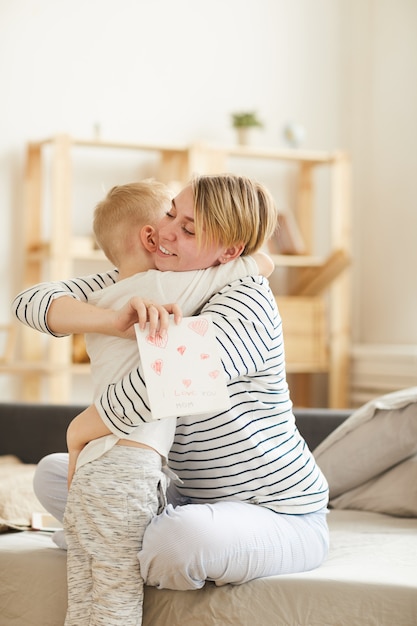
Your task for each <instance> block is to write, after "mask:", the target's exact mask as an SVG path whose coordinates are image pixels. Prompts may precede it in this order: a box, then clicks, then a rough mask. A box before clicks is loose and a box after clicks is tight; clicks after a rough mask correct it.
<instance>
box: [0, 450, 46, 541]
mask: <svg viewBox="0 0 417 626" xmlns="http://www.w3.org/2000/svg"><path fill="white" fill-rule="evenodd" d="M35 468H36V465H29V464H25V463H22V462H21V461H20V460H19V459H18V458H17V457H15V456H12V455H6V456H1V457H0V532H5V531H7V530H9V529H10V528H14V529H17V530H23V529H25V528H29V527H30V526H31V520H32V513H36V512H39V513H43V512H45V509H44V508H43V507H42V505H41V504H40V502H39V500H38V499H37V497H36V496H35V494H34V492H33V486H32V482H33V476H34V473H35Z"/></svg>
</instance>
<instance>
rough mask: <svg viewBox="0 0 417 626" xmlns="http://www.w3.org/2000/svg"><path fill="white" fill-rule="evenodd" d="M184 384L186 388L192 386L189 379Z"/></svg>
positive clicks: (185, 379)
mask: <svg viewBox="0 0 417 626" xmlns="http://www.w3.org/2000/svg"><path fill="white" fill-rule="evenodd" d="M182 384H183V385H184V387H189V386H190V385H191V380H190V379H189V378H184V379H183V381H182Z"/></svg>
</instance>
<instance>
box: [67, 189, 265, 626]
mask: <svg viewBox="0 0 417 626" xmlns="http://www.w3.org/2000/svg"><path fill="white" fill-rule="evenodd" d="M170 203H171V200H170V196H169V193H168V190H167V189H166V188H165V186H164V185H162V184H161V183H157V182H156V181H142V182H139V183H132V184H128V185H121V186H117V187H114V188H113V189H111V190H110V191H109V193H108V194H107V196H106V198H105V199H104V200H103V201H102V202H100V203H99V204H98V205H97V207H96V209H95V213H94V225H93V229H94V234H95V237H96V239H97V242H98V244H99V246H100V247H101V248H102V250H103V251H104V253H105V254H106V256H107V257H108V258H109V260H110V261H111V262H112V263H113V264H114V265H115V266H116V267H117V268H118V274H115V280H116V282H115V283H114V285H112V286H110V287H107V288H105V289H102V290H99V291H96V292H93V293H92V294H91V296H90V297H89V298H88V301H89V302H90V303H91V304H94V305H96V306H98V307H102V308H111V309H113V310H114V309H118V308H120V307H122V306H123V305H124V304H125V303H126V302H127V301H128V300H129V299H130V298H131V297H132V296H134V295H140V296H142V297H147V298H151V299H152V300H153V301H155V302H156V303H159V304H163V303H167V302H176V303H178V305H179V306H180V307H181V310H182V312H183V314H184V315H187V316H188V315H192V314H195V313H196V312H198V311H199V309H200V308H201V307H202V305H203V303H204V302H206V301H207V300H208V298H209V297H210V296H211V295H212V294H214V293H215V292H216V291H218V290H219V289H220V288H221V287H223V286H224V285H225V284H226V283H228V282H230V281H233V280H236V279H238V278H243V277H244V276H248V275H251V274H258V273H262V274H264V275H269V274H270V273H271V272H272V269H273V264H272V261H271V260H270V259H269V257H267V256H266V255H263V254H261V253H258V254H256V255H254V256H253V257H247V256H245V257H238V258H237V259H235V260H231V261H229V262H227V261H228V259H227V258H226V257H225V258H224V260H223V261H222V262H221V263H220V265H218V266H216V267H211V268H208V269H206V270H196V271H189V272H175V275H174V273H173V272H159V271H157V270H155V269H152V268H153V267H154V265H153V262H152V253H153V252H155V250H156V242H155V229H156V228H157V224H158V222H159V220H160V218H161V217H162V215H163V213H166V212H167V211H169V209H170ZM86 346H87V351H88V354H89V356H90V361H91V373H92V378H93V384H94V397H95V398H97V397H99V396H100V394H101V393H102V392H103V390H104V389H105V388H106V386H107V385H108V384H109V382H112V381H117V380H119V378H120V377H121V376H123V375H124V374H126V373H127V372H129V371H130V370H131V369H132V368H133V367H137V364H138V361H139V352H138V348H137V344H136V341H134V340H132V339H130V338H129V339H127V338H126V339H124V338H121V337H113V336H107V335H101V334H95V333H90V334H87V335H86ZM174 431H175V419H171V418H169V419H163V420H159V421H158V420H155V421H154V422H147V423H145V422H144V423H143V426H139V427H138V428H136V429H135V431H134V432H133V433H132V434H130V435H126V438H123V439H120V438H117V437H116V436H115V435H113V434H111V435H106V436H104V437H99V438H95V437H97V434H95V433H94V432H91V430H90V429H89V428H88V427H87V425H86V424H84V422H83V414H80V415H79V416H77V417H76V418H75V419H74V420H73V422H72V423H71V425H70V426H69V429H68V447H69V457H70V462H69V484H71V487H70V491H69V495H68V501H67V507H66V510H65V516H64V528H65V536H66V541H67V546H68V566H67V567H68V611H67V617H66V621H65V626H87V625H88V626H96V625H97V626H98V625H99V624H100V625H102V624H106V626H113V625H114V626H116V625H117V626H119V625H120V624H123V626H138V625H140V624H141V622H142V604H143V579H142V578H141V574H140V568H139V562H138V559H137V553H138V551H139V550H140V548H141V543H142V537H143V533H144V531H145V528H146V526H147V524H148V523H149V521H150V520H151V518H152V517H153V516H155V515H156V514H157V513H158V511H160V510H162V508H163V507H164V505H165V503H166V500H165V493H166V485H167V473H168V471H167V470H166V469H165V468H166V459H167V456H168V452H169V449H170V447H171V444H172V440H173V437H174ZM86 444H87V445H86ZM163 470H164V471H163ZM74 472H75V473H74ZM72 477H73V478H72Z"/></svg>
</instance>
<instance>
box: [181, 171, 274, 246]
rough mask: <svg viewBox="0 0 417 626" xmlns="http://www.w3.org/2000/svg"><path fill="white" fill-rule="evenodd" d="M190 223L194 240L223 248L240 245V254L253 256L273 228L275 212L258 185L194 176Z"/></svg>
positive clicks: (268, 196)
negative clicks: (194, 231) (192, 223)
mask: <svg viewBox="0 0 417 626" xmlns="http://www.w3.org/2000/svg"><path fill="white" fill-rule="evenodd" d="M191 187H192V190H193V193H194V212H195V215H194V219H195V226H196V233H197V237H198V240H199V241H200V242H201V240H202V237H203V233H204V238H205V240H206V244H207V245H210V244H212V243H220V244H221V245H224V246H233V245H236V244H238V243H243V244H244V246H245V247H244V251H243V253H242V254H244V255H245V254H253V253H254V252H256V251H257V250H259V248H261V247H262V245H263V244H264V242H265V241H266V240H267V239H269V238H270V237H271V236H272V234H273V233H274V231H275V229H276V227H277V221H278V210H277V207H276V205H275V202H274V199H273V197H272V195H271V193H270V192H269V191H268V190H267V189H266V187H265V186H264V185H262V184H261V183H259V182H257V181H255V180H252V179H250V178H247V177H245V176H237V175H234V174H221V175H202V176H195V177H194V178H193V179H192V181H191Z"/></svg>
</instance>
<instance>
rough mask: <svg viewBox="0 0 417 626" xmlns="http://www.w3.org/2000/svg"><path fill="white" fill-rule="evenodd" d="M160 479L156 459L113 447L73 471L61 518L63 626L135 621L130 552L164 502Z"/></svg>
mask: <svg viewBox="0 0 417 626" xmlns="http://www.w3.org/2000/svg"><path fill="white" fill-rule="evenodd" d="M164 482H165V476H164V474H162V472H161V457H160V456H159V454H157V453H156V452H154V451H152V450H145V449H143V448H133V447H127V446H114V447H113V448H112V449H111V450H109V451H108V452H106V454H104V455H103V456H102V457H100V458H99V459H96V460H95V461H93V462H91V463H87V464H86V465H83V466H82V467H81V468H80V469H78V470H77V471H76V473H75V476H74V479H73V481H72V485H71V489H70V492H69V494H68V501H67V506H66V509H65V515H64V528H65V535H66V540H67V545H68V558H67V580H68V610H67V615H66V619H65V626H120V624H123V626H140V624H142V607H143V584H144V581H143V578H142V576H141V572H140V568H139V562H138V556H137V555H138V551H139V550H140V548H141V546H142V538H143V533H144V532H145V528H146V526H147V525H148V524H149V522H150V520H151V519H152V517H154V516H155V515H156V514H157V513H158V509H159V505H160V502H161V501H164V494H165V489H164ZM161 489H162V491H161ZM160 494H161V497H160Z"/></svg>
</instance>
